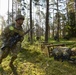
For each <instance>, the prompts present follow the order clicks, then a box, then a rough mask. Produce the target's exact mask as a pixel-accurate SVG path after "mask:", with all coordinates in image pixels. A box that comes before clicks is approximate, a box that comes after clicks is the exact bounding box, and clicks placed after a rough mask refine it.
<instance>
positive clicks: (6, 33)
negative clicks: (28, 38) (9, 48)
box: [1, 23, 24, 42]
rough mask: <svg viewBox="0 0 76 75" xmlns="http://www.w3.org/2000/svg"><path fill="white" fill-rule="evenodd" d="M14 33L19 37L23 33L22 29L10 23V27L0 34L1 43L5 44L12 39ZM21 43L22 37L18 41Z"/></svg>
mask: <svg viewBox="0 0 76 75" xmlns="http://www.w3.org/2000/svg"><path fill="white" fill-rule="evenodd" d="M15 33H18V34H19V35H20V36H23V34H24V31H23V29H22V27H19V28H17V27H16V25H15V23H12V24H11V25H9V26H7V27H6V28H5V29H4V31H3V32H2V34H1V40H2V41H3V42H7V41H8V40H9V38H10V37H13V35H14V34H15ZM20 41H21V42H22V41H23V37H22V39H21V40H20Z"/></svg>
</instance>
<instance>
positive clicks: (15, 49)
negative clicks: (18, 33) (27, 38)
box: [9, 43, 21, 67]
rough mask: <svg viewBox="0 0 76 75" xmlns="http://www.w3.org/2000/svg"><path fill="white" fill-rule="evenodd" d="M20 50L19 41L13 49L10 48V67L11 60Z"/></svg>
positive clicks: (13, 59) (12, 60)
mask: <svg viewBox="0 0 76 75" xmlns="http://www.w3.org/2000/svg"><path fill="white" fill-rule="evenodd" d="M20 50H21V43H17V44H16V45H15V46H14V47H13V49H12V50H11V54H12V58H11V61H10V64H9V65H10V67H11V66H12V65H13V62H14V61H15V60H16V58H17V55H18V53H19V52H20Z"/></svg>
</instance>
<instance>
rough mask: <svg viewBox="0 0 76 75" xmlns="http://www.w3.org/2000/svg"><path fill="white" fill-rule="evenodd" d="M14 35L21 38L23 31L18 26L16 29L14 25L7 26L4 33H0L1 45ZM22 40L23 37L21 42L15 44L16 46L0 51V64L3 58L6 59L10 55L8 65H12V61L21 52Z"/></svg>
mask: <svg viewBox="0 0 76 75" xmlns="http://www.w3.org/2000/svg"><path fill="white" fill-rule="evenodd" d="M15 33H19V35H20V36H23V34H24V31H23V29H22V27H21V26H20V27H19V28H18V27H16V25H15V23H13V24H11V25H9V26H7V27H6V28H5V29H4V31H3V32H2V35H1V36H2V38H1V39H2V41H3V43H5V42H7V41H8V39H9V38H10V37H12V36H13V35H14V34H15ZM22 40H23V37H22V38H21V40H20V41H19V42H17V44H15V45H14V46H12V48H6V49H5V50H3V51H2V50H0V53H1V54H0V63H1V62H2V60H3V59H4V58H6V57H7V55H8V54H9V53H10V54H11V55H12V58H11V62H10V64H12V63H13V61H14V60H15V59H16V58H17V54H18V52H19V51H20V50H21V42H22Z"/></svg>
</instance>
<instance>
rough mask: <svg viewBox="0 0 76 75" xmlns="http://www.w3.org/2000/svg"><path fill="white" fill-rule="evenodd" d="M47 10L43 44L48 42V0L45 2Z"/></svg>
mask: <svg viewBox="0 0 76 75" xmlns="http://www.w3.org/2000/svg"><path fill="white" fill-rule="evenodd" d="M46 2H47V6H46V7H47V8H46V23H45V24H46V25H45V26H46V29H45V42H48V27H49V0H46Z"/></svg>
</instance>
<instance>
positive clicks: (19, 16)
mask: <svg viewBox="0 0 76 75" xmlns="http://www.w3.org/2000/svg"><path fill="white" fill-rule="evenodd" d="M18 19H23V20H24V16H23V15H17V16H16V18H15V20H16V21H17V20H18Z"/></svg>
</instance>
